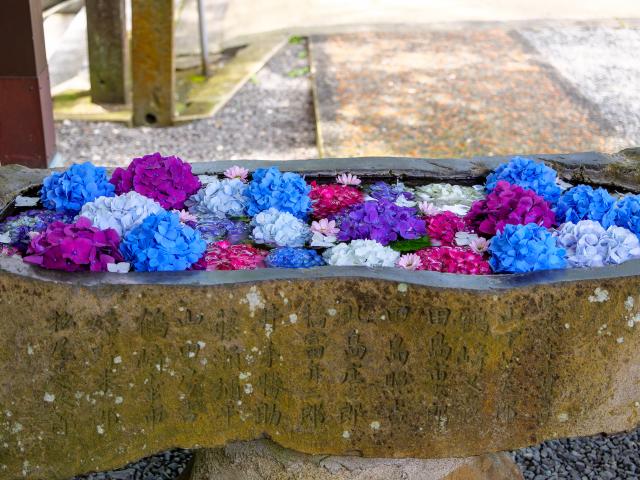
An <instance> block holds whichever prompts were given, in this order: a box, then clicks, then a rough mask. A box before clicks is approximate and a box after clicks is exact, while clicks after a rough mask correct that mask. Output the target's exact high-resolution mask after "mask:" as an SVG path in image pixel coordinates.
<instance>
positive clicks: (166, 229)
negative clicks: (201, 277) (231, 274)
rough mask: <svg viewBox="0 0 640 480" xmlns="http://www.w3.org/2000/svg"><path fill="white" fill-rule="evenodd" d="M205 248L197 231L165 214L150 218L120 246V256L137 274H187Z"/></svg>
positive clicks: (153, 215) (178, 219)
mask: <svg viewBox="0 0 640 480" xmlns="http://www.w3.org/2000/svg"><path fill="white" fill-rule="evenodd" d="M206 248H207V244H206V242H205V241H204V240H203V239H202V237H201V235H200V233H199V232H198V231H196V230H194V229H193V228H191V227H189V226H187V225H185V224H183V223H180V216H179V215H178V214H177V213H172V212H166V211H165V212H160V213H154V214H152V215H149V216H148V217H147V218H146V219H145V220H144V221H143V222H142V224H141V225H138V226H137V227H136V228H134V229H133V230H132V231H131V232H129V233H128V234H127V235H126V236H125V238H124V240H123V241H122V243H121V244H120V252H121V253H122V255H123V256H124V257H125V259H126V260H127V261H128V262H131V263H132V264H133V266H134V268H135V270H136V271H138V272H154V271H179V270H186V269H187V268H189V267H190V266H191V265H193V264H194V263H196V262H197V261H198V260H199V259H200V257H202V255H203V254H204V252H205V249H206Z"/></svg>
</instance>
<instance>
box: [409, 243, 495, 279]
mask: <svg viewBox="0 0 640 480" xmlns="http://www.w3.org/2000/svg"><path fill="white" fill-rule="evenodd" d="M415 254H416V255H417V256H418V258H419V259H420V266H419V267H418V268H416V270H430V271H432V272H446V273H462V274H466V275H487V274H488V273H491V267H490V266H489V262H487V261H486V260H485V259H484V257H483V256H482V255H479V254H477V253H475V252H473V251H471V250H469V249H467V248H460V247H432V248H423V249H422V250H418V251H417V252H416V253H415Z"/></svg>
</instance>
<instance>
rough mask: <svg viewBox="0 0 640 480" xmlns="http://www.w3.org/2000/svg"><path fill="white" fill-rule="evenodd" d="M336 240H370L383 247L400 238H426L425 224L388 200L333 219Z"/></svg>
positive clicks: (412, 212) (414, 213)
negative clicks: (337, 230) (336, 230)
mask: <svg viewBox="0 0 640 480" xmlns="http://www.w3.org/2000/svg"><path fill="white" fill-rule="evenodd" d="M336 220H337V223H338V226H339V228H340V232H339V233H338V240H340V241H341V242H348V241H350V240H356V239H370V240H375V241H377V242H379V243H380V244H382V245H389V243H391V242H393V241H396V240H398V239H400V238H404V239H415V238H420V237H423V236H425V235H426V234H427V225H426V222H425V221H424V220H423V219H421V218H418V216H417V211H416V209H415V208H411V207H400V206H398V205H395V204H394V203H391V202H390V201H387V200H381V201H379V202H376V201H373V200H369V201H366V202H364V203H361V204H358V205H354V206H352V207H349V208H348V209H346V210H345V211H344V212H343V213H341V214H340V215H338V216H337V218H336Z"/></svg>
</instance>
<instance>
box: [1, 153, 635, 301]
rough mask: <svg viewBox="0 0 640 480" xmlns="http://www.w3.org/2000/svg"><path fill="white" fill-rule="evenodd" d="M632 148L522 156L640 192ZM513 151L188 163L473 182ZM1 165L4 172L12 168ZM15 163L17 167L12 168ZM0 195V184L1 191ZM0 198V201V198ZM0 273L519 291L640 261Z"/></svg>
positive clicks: (213, 169) (34, 178)
mask: <svg viewBox="0 0 640 480" xmlns="http://www.w3.org/2000/svg"><path fill="white" fill-rule="evenodd" d="M635 155H636V152H635V150H627V151H623V152H620V153H618V154H614V155H608V154H602V153H597V152H585V153H575V154H566V155H558V154H552V155H526V157H528V158H533V159H536V160H541V161H544V162H546V163H548V164H550V165H551V166H553V167H554V168H555V169H556V170H557V171H558V174H559V176H560V177H562V178H564V179H566V180H571V179H579V180H580V181H581V182H585V183H593V184H598V185H603V186H609V187H617V188H621V189H628V190H630V191H640V186H639V185H638V183H636V182H634V179H633V178H628V172H629V171H631V172H633V171H636V169H638V165H637V160H636V159H635V157H634V156H635ZM511 157H513V155H508V156H496V157H474V158H470V159H424V158H407V157H360V158H332V159H321V160H289V161H271V160H239V161H232V160H228V161H215V162H203V163H193V164H192V169H193V172H194V173H195V174H197V175H204V174H219V173H221V172H223V171H224V170H225V169H227V168H229V167H231V166H233V165H240V166H244V167H246V168H249V169H250V170H254V169H256V168H260V167H271V166H275V167H278V168H280V169H282V170H289V171H295V172H299V173H302V174H306V175H309V176H317V177H331V176H335V175H336V174H337V173H340V172H345V171H349V172H353V173H356V174H358V175H361V176H365V177H366V176H368V175H370V176H376V175H378V176H385V175H386V176H394V177H400V178H407V177H409V178H411V177H413V178H418V179H420V180H423V181H427V180H429V181H451V182H467V183H473V182H477V181H479V180H481V179H482V178H483V177H485V176H486V175H487V174H488V173H489V172H490V171H491V170H493V169H495V168H496V167H497V166H498V165H500V164H501V163H504V162H505V161H508V160H509V159H510V158H511ZM11 168H16V167H11V166H9V167H0V177H2V175H1V174H2V173H4V172H2V170H5V172H7V174H8V175H10V174H11V172H10V169H11ZM17 168H19V167H17ZM19 172H20V173H22V174H24V173H25V172H27V174H30V175H27V176H29V177H30V178H29V179H28V180H27V179H25V180H23V181H22V182H21V185H22V188H21V190H20V191H14V192H12V193H13V196H14V197H15V195H17V194H19V193H21V192H24V191H25V190H29V189H32V188H34V187H37V186H38V185H39V184H40V182H41V181H42V179H43V178H44V177H45V176H47V175H48V174H49V170H28V169H22V170H21V171H19ZM1 193H5V195H6V193H8V192H2V188H1V187H0V194H1ZM2 200H4V201H2ZM11 203H12V198H11V199H9V198H7V197H6V196H5V198H4V199H3V198H0V213H4V211H6V209H8V208H10V206H11ZM0 271H3V272H6V273H10V274H16V275H21V276H23V277H29V278H35V279H38V280H41V281H46V282H58V283H66V284H73V285H78V286H98V285H180V286H195V287H197V286H201V287H206V286H216V285H228V284H242V283H260V282H268V281H272V280H291V281H295V280H314V279H335V278H366V279H379V280H387V281H391V282H400V283H406V284H412V285H420V286H428V287H434V288H455V289H461V290H474V291H492V290H496V291H497V290H508V289H514V288H523V287H528V286H532V285H547V284H555V283H566V282H579V281H584V280H602V279H610V278H617V277H635V276H640V260H633V261H629V262H626V263H624V264H622V265H613V266H607V267H600V268H585V269H565V270H547V271H542V272H533V273H526V274H509V275H507V274H497V275H482V276H474V275H461V274H451V273H440V272H426V271H422V272H408V271H403V270H400V269H396V268H368V267H333V266H326V267H316V268H311V269H275V268H272V269H259V270H245V271H217V272H203V271H188V272H148V273H147V272H132V273H128V274H124V275H123V274H117V273H65V272H56V271H50V270H44V269H41V268H38V267H35V266H31V265H28V264H25V263H23V262H22V261H21V260H20V259H15V258H0Z"/></svg>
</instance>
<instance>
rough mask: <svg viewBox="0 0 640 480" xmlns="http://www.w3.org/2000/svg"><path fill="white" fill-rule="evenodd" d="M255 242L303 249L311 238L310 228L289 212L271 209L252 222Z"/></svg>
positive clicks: (254, 218) (261, 213) (258, 215)
mask: <svg viewBox="0 0 640 480" xmlns="http://www.w3.org/2000/svg"><path fill="white" fill-rule="evenodd" d="M251 225H253V227H254V228H253V234H252V235H253V240H254V241H255V242H256V243H263V244H266V245H271V246H278V247H302V246H304V244H305V243H307V240H309V237H310V236H311V230H310V229H309V226H308V225H307V224H306V223H304V222H303V221H302V220H300V219H299V218H297V217H295V216H293V215H292V214H290V213H289V212H281V211H280V210H277V209H275V208H270V209H269V210H265V211H264V212H260V213H259V214H257V215H256V216H255V217H253V220H252V221H251Z"/></svg>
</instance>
